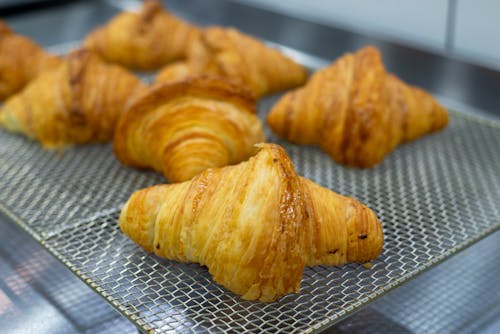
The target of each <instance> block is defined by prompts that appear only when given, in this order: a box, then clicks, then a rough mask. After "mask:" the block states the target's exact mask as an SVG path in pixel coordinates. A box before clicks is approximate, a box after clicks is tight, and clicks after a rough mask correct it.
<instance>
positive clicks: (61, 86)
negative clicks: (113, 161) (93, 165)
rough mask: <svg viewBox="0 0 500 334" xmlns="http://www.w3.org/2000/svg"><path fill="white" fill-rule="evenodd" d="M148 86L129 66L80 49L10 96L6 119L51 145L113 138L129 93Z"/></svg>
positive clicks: (2, 121)
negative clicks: (103, 60)
mask: <svg viewBox="0 0 500 334" xmlns="http://www.w3.org/2000/svg"><path fill="white" fill-rule="evenodd" d="M143 88H144V87H143V85H142V83H141V82H140V80H139V79H138V78H136V77H135V76H134V75H132V74H131V73H129V72H127V71H126V70H125V69H123V68H121V67H118V66H115V65H108V64H105V63H103V62H102V61H101V60H100V59H99V58H98V57H97V56H96V55H94V54H92V53H91V52H89V51H86V50H77V51H74V52H72V53H71V54H69V55H68V56H67V57H66V58H65V60H64V62H63V63H62V64H61V65H60V66H59V67H58V68H57V69H56V70H53V71H50V72H46V73H43V74H41V75H40V76H39V77H37V78H36V79H35V80H33V81H32V82H31V83H30V84H29V85H28V86H27V87H26V88H25V89H24V90H23V91H22V92H20V93H19V94H17V95H15V96H13V97H11V98H10V99H8V100H7V101H6V102H5V104H4V105H3V107H2V109H0V125H1V126H3V127H4V128H6V129H7V130H10V131H12V132H17V133H22V134H24V135H26V136H28V137H30V138H33V139H36V140H38V141H40V142H41V144H42V145H43V146H44V147H47V148H59V147H62V146H65V145H68V144H84V143H89V142H106V141H110V140H111V139H112V138H113V133H114V129H115V127H116V123H117V121H118V116H119V115H120V113H122V112H123V110H124V109H125V105H126V104H127V101H128V99H129V97H131V96H132V95H134V94H136V93H138V92H139V91H140V90H141V89H143Z"/></svg>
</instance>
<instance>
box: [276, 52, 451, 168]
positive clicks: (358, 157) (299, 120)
mask: <svg viewBox="0 0 500 334" xmlns="http://www.w3.org/2000/svg"><path fill="white" fill-rule="evenodd" d="M267 123H268V124H269V126H270V127H271V129H272V130H273V131H274V132H275V133H276V134H278V135H279V136H280V137H283V138H285V139H287V140H289V141H290V142H292V143H296V144H311V145H319V146H320V147H321V148H322V149H323V150H324V151H325V152H326V153H328V154H329V155H330V156H331V157H332V158H333V159H334V160H335V161H337V162H339V163H341V164H345V165H348V166H355V167H372V166H374V165H376V164H378V163H380V162H381V161H382V160H383V159H384V157H385V156H386V155H387V154H389V153H390V152H391V151H393V150H394V149H395V147H396V146H397V145H398V144H401V143H404V142H407V141H410V140H414V139H416V138H418V137H421V136H423V135H425V134H428V133H431V132H434V131H438V130H440V129H442V128H444V127H445V126H446V124H447V123H448V113H447V111H446V109H444V108H443V107H442V106H441V105H440V104H439V103H438V102H437V101H436V100H435V99H434V98H433V97H432V96H431V95H430V94H429V93H427V92H425V91H424V90H422V89H420V88H418V87H414V86H410V85H408V84H406V83H404V82H403V81H401V80H400V79H398V78H397V77H396V76H394V75H393V74H390V73H388V72H387V71H386V70H385V68H384V65H383V63H382V57H381V54H380V52H379V51H378V49H376V48H375V47H371V46H369V47H365V48H363V49H361V50H359V51H357V52H356V53H354V54H351V53H347V54H345V55H344V56H342V57H341V58H339V59H338V60H337V61H335V62H333V63H332V64H331V65H330V66H328V67H326V68H324V69H322V70H319V71H318V72H316V73H315V74H314V75H312V77H311V79H310V80H309V81H308V83H307V84H306V85H305V86H304V87H301V88H298V89H296V90H294V91H291V92H288V93H286V94H285V95H284V96H282V97H281V99H280V100H279V101H278V102H277V103H276V104H275V105H274V106H273V108H272V109H271V111H270V113H269V114H268V116H267Z"/></svg>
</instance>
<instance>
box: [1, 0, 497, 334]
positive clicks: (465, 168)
mask: <svg viewBox="0 0 500 334" xmlns="http://www.w3.org/2000/svg"><path fill="white" fill-rule="evenodd" d="M114 3H118V4H119V5H124V4H125V5H127V4H131V5H134V2H130V1H128V2H119V1H116V2H114ZM169 4H170V6H169V7H170V8H171V9H172V10H174V11H176V12H177V13H178V14H179V15H181V16H184V17H186V18H188V19H191V20H193V21H195V22H199V23H202V24H208V23H212V24H213V23H217V24H226V25H227V24H231V25H235V26H237V27H239V28H240V29H242V30H244V31H247V32H249V33H253V34H255V35H257V36H260V37H262V38H265V39H266V40H270V41H273V42H275V43H278V44H280V45H286V46H287V47H288V49H287V50H288V51H291V53H292V54H293V55H294V56H296V57H298V59H300V60H302V61H304V62H306V63H307V64H308V65H309V66H311V67H313V68H314V67H318V66H320V65H321V64H326V63H328V62H329V61H330V60H332V59H333V58H334V57H336V56H337V55H340V54H341V53H343V52H345V51H349V50H353V49H354V48H356V47H358V46H361V45H362V44H365V43H376V44H377V45H379V46H380V47H381V48H382V50H383V53H384V60H385V62H386V64H387V66H388V68H389V69H391V70H392V71H394V72H395V73H396V74H398V75H400V76H402V77H403V78H405V79H406V80H408V81H410V82H412V83H416V84H420V85H421V86H424V87H426V88H428V89H430V90H431V91H433V92H434V93H438V94H440V96H441V97H442V101H444V102H445V103H446V104H447V105H448V106H461V107H462V108H459V110H460V111H463V110H465V109H467V111H470V112H477V111H479V112H480V113H483V114H487V115H491V117H490V118H491V119H493V118H494V117H496V115H497V114H496V113H497V112H498V108H496V107H495V108H488V107H487V106H489V105H490V106H493V105H495V106H496V105H498V102H499V99H500V97H499V96H496V95H495V94H493V88H494V87H495V86H491V85H493V84H495V83H498V82H500V75H499V74H498V73H497V72H494V71H489V70H486V69H483V68H479V67H474V66H469V65H466V64H463V63H460V62H457V61H450V60H447V59H445V58H443V57H441V56H436V55H430V54H427V53H422V52H418V51H415V50H410V49H406V48H401V47H397V46H395V45H389V44H387V43H383V42H381V41H374V40H370V39H367V38H364V37H361V36H357V35H353V34H348V33H346V32H342V31H340V30H336V29H331V28H328V27H323V26H318V25H315V24H311V23H307V22H301V21H299V20H295V19H288V18H286V17H283V16H280V15H277V14H272V13H267V12H263V11H260V10H255V9H251V8H247V7H244V6H241V5H236V4H232V3H226V2H223V1H217V2H215V1H185V2H184V1H172V2H169ZM116 11H117V9H116V8H114V7H113V6H110V5H106V4H105V3H100V2H89V3H85V4H83V3H79V4H75V5H71V6H68V7H64V8H61V9H60V12H59V13H58V15H54V12H49V13H47V14H44V13H39V14H37V15H39V16H36V17H20V18H16V19H12V20H10V21H9V23H11V24H12V25H13V27H14V28H15V29H16V30H18V31H19V32H22V33H25V34H26V35H32V36H33V32H34V35H37V36H38V38H37V39H38V40H39V42H41V43H43V44H44V45H47V46H48V45H54V44H60V43H61V42H72V41H75V40H78V39H80V38H81V37H83V36H84V35H85V34H86V33H87V31H88V30H90V28H91V27H93V26H95V25H96V24H98V23H102V22H104V21H105V20H106V19H107V18H108V17H109V16H110V15H112V14H113V13H115V12H116ZM78 20H79V21H78ZM255 22H259V24H255ZM42 23H43V24H42ZM70 23H71V24H70ZM56 25H57V26H61V25H64V26H68V29H65V31H61V29H58V30H57V29H55V28H53V27H55V26H56ZM73 25H75V26H77V27H78V28H77V27H73ZM41 27H47V29H48V31H49V33H47V31H45V33H44V29H42V28H41ZM30 32H32V33H30ZM35 37H36V36H35ZM319 41H321V42H319ZM325 41H329V43H325ZM330 41H331V43H330ZM70 45H71V44H69V45H68V44H67V45H63V46H62V47H59V49H61V48H62V49H66V48H67V47H68V46H70ZM462 78H463V79H464V80H465V79H467V82H466V83H463V82H461V81H462ZM470 82H473V83H475V85H472V84H471V83H470ZM481 85H486V86H485V87H486V88H484V87H482V86H481ZM490 87H491V88H490ZM497 87H498V86H497ZM463 90H465V91H466V92H465V93H464V92H463ZM478 101H480V103H475V102H478ZM272 102H273V99H272V98H271V99H267V100H265V101H263V102H262V103H261V108H260V109H261V114H260V115H261V116H263V115H264V114H265V113H266V111H267V109H268V108H269V106H270V105H271V103H272ZM495 103H496V104H495ZM268 135H269V138H270V139H271V140H272V141H276V142H279V143H280V144H283V145H284V146H285V148H286V149H287V151H288V152H289V154H290V155H291V157H292V158H293V160H294V162H295V164H296V166H297V169H298V171H299V172H300V173H301V174H303V175H306V176H309V177H310V178H312V179H313V180H315V181H317V182H319V183H321V184H323V185H325V186H327V187H329V188H331V189H335V190H336V191H338V192H340V193H343V194H348V195H352V196H356V197H357V198H359V199H360V200H362V201H364V202H365V203H367V204H368V205H369V206H370V207H372V208H374V209H375V211H376V212H377V214H378V215H379V217H380V218H381V219H382V221H383V223H384V229H385V232H386V236H387V237H386V247H385V250H384V254H383V256H382V257H381V258H379V259H378V260H376V261H375V262H374V266H373V268H372V269H369V270H368V269H366V268H363V267H361V266H357V265H349V266H346V267H343V268H325V267H315V268H312V269H308V270H306V272H305V274H304V280H303V283H302V292H301V294H298V295H291V296H287V297H284V298H283V299H282V300H280V301H278V302H277V303H272V304H259V303H248V302H243V301H241V300H240V299H239V298H237V297H236V296H234V295H232V294H230V293H228V292H227V291H226V290H224V289H223V288H221V287H219V286H217V285H215V284H214V283H213V282H212V281H211V279H210V277H209V275H208V273H207V272H206V271H205V270H203V269H201V268H199V266H197V265H184V264H177V263H174V262H170V261H164V260H160V259H157V258H155V257H153V256H147V255H146V254H144V253H143V252H142V251H141V250H140V249H139V248H138V247H137V246H136V245H134V244H133V243H132V242H130V241H129V240H127V239H126V238H125V237H124V236H123V235H122V234H121V233H120V232H119V230H118V228H117V226H116V218H117V213H118V211H119V208H120V206H121V204H122V203H123V202H124V201H125V200H126V198H127V197H128V196H129V194H130V193H131V192H132V191H133V190H135V189H137V188H139V187H143V186H145V185H148V184H153V183H158V182H163V181H162V179H161V177H159V176H157V175H155V174H153V173H143V172H137V171H133V170H130V169H127V168H124V167H122V166H121V165H120V164H119V163H118V162H117V161H116V160H115V159H114V158H113V156H112V153H111V149H110V147H109V146H105V145H104V146H99V145H91V146H88V147H80V148H74V149H70V150H67V151H65V152H64V154H62V155H58V154H54V153H48V152H46V151H43V150H41V149H40V148H39V146H38V145H37V144H36V143H33V142H30V141H28V140H25V139H23V138H20V137H18V136H12V135H10V134H7V133H5V132H3V131H1V132H0V143H1V145H0V180H1V181H0V204H1V205H2V206H3V209H4V210H5V211H7V212H8V213H9V214H11V215H12V218H14V219H15V220H17V221H18V223H21V224H22V226H23V227H24V228H25V229H26V230H28V232H30V233H31V234H32V236H34V237H35V238H36V239H37V240H39V242H40V243H41V244H42V245H43V246H44V247H47V248H48V249H50V251H51V252H53V253H54V254H56V255H57V256H58V257H59V259H60V260H61V261H63V262H64V264H66V265H67V266H69V267H70V268H71V269H72V270H73V271H74V273H75V274H77V275H79V276H80V277H81V278H82V279H84V280H85V281H86V282H87V283H88V284H89V285H91V287H92V288H94V289H95V290H97V291H98V292H99V293H100V294H102V295H103V296H104V297H105V298H107V300H108V301H109V302H111V303H112V304H113V305H114V306H116V307H117V308H118V309H120V311H121V312H122V313H124V314H126V315H127V316H128V317H129V318H131V319H132V320H133V321H134V322H136V324H137V325H139V326H140V327H141V328H143V329H144V330H148V329H154V330H157V331H168V330H178V331H188V330H191V331H205V330H213V331H223V330H230V329H231V330H236V331H242V330H244V329H245V330H250V331H252V330H253V331H256V332H262V331H269V332H274V331H276V330H278V329H281V330H283V331H285V332H292V331H294V330H295V331H305V332H310V331H317V330H320V329H322V328H325V327H327V326H329V325H331V324H332V323H333V322H334V321H337V320H339V319H341V318H343V317H346V316H347V315H348V314H349V313H351V312H353V311H354V310H357V309H359V308H360V307H361V306H363V305H365V304H367V303H368V302H369V301H370V300H371V299H372V298H375V297H377V296H380V295H381V294H383V293H385V291H387V290H389V289H391V288H393V287H395V286H397V285H398V284H400V283H402V282H403V281H407V280H408V279H410V278H412V277H414V276H415V275H416V274H417V273H419V272H421V271H423V270H425V269H427V268H428V267H429V266H431V265H433V264H436V263H437V262H439V261H442V260H443V259H444V258H446V257H447V256H450V255H451V254H453V253H455V252H457V251H459V250H460V249H461V248H463V247H465V246H466V245H467V244H469V243H471V242H473V241H475V240H477V239H478V238H481V237H483V236H484V235H486V234H487V233H489V232H492V231H493V230H495V229H497V228H498V227H499V225H500V214H499V211H498V210H499V205H498V199H499V198H500V194H499V191H500V185H499V184H498V182H500V177H499V174H500V171H499V166H500V161H499V159H500V155H499V154H498V148H497V143H498V142H499V140H500V126H499V125H498V123H492V122H490V121H489V120H488V119H478V118H476V117H472V118H471V117H468V116H464V114H463V113H453V114H452V122H451V124H450V127H449V128H448V129H447V130H445V131H444V132H442V133H439V134H436V135H432V136H429V137H426V138H423V139H421V140H419V141H417V142H415V143H410V144H408V145H404V146H402V147H401V148H399V149H397V150H396V152H394V153H393V154H392V155H391V156H390V157H389V158H388V159H387V160H386V161H385V162H384V163H383V164H382V165H380V166H379V167H377V168H375V169H373V170H370V171H359V170H351V169H347V168H344V167H341V166H338V165H336V164H335V163H333V162H332V161H331V160H330V159H329V158H328V157H327V156H326V155H325V154H323V153H322V152H320V151H319V150H317V149H314V148H309V147H298V146H294V145H290V144H287V143H284V142H282V141H280V140H278V139H277V138H275V137H273V136H272V134H271V133H270V132H269V131H268ZM402 194H403V195H402ZM495 236H496V237H495ZM495 238H496V239H495ZM487 240H490V241H488V242H486V241H483V242H481V243H479V244H478V245H477V246H475V249H479V250H475V251H474V252H473V254H475V255H474V256H471V257H469V259H471V260H470V261H467V262H465V261H462V260H460V256H461V255H463V254H466V253H459V255H457V256H456V257H455V258H453V260H452V261H448V262H445V263H443V264H441V265H440V266H438V267H437V268H436V269H434V270H431V271H429V272H427V273H425V274H424V275H422V276H420V277H418V278H417V279H416V280H415V281H412V282H409V283H407V284H406V285H404V286H402V287H400V288H398V289H396V290H395V291H393V292H391V293H389V294H387V295H386V296H385V297H382V298H381V299H379V300H378V301H376V302H375V303H373V304H370V306H368V308H364V309H362V310H361V311H360V312H359V313H356V314H354V316H353V317H352V318H348V319H347V320H345V321H343V322H340V323H338V324H337V325H336V326H335V327H334V328H332V329H330V331H334V332H335V331H345V330H348V331H354V330H355V329H356V328H357V327H356V326H363V325H366V323H370V324H371V327H370V329H374V331H375V328H379V327H376V326H377V323H378V324H383V325H385V327H380V328H383V330H381V331H380V332H387V331H393V332H399V331H400V330H401V331H402V330H406V331H408V332H415V333H427V332H436V333H439V332H443V331H445V332H446V331H447V330H446V329H449V330H450V331H453V330H460V329H461V330H464V331H465V330H467V326H472V325H471V324H472V323H474V322H473V321H465V319H466V315H467V314H471V315H472V314H473V313H474V312H473V311H474V310H478V307H474V309H473V310H472V309H467V308H459V307H456V308H455V309H453V308H452V307H450V306H448V307H444V306H443V308H444V309H445V310H446V311H443V312H437V311H436V312H435V313H436V314H435V315H433V316H431V313H428V312H424V311H422V312H420V313H419V312H418V307H420V309H421V310H428V311H429V312H430V311H432V310H433V309H434V308H432V307H430V306H429V305H432V304H431V303H432V301H436V300H437V301H439V300H440V297H441V296H446V294H445V293H444V292H446V291H450V290H452V291H454V294H455V295H456V296H457V298H456V302H454V303H451V304H453V305H455V306H456V305H458V304H462V303H464V302H467V301H471V300H476V302H477V300H478V298H479V300H480V301H481V302H483V303H484V300H487V299H481V298H484V297H485V295H484V291H485V290H481V288H483V287H484V289H486V290H489V291H499V290H500V286H499V283H498V282H497V281H496V280H495V279H494V278H495V277H496V276H497V275H496V274H495V271H494V270H488V269H489V268H488V265H487V263H488V262H485V261H484V260H483V261H482V259H483V256H484V254H491V255H493V254H494V253H495V250H496V248H494V247H492V245H495V244H498V233H496V234H494V235H493V236H492V237H490V238H488V239H487ZM491 240H493V242H492V241H491ZM481 245H482V246H481ZM478 247H479V248H478ZM481 247H483V248H481ZM9 249H10V247H9ZM470 250H471V249H468V250H467V251H466V252H469V251H470ZM491 255H490V256H491ZM456 259H458V260H456ZM453 261H454V262H453ZM493 261H494V260H493ZM449 263H451V264H449ZM446 265H448V267H446ZM462 266H463V267H462ZM441 268H444V269H441ZM460 268H468V269H469V268H470V269H471V270H473V273H474V274H475V273H478V274H477V275H462V276H463V277H464V279H463V281H462V282H463V284H461V283H460V281H457V280H456V279H457V275H458V274H453V275H451V276H450V275H448V276H447V274H449V273H450V272H451V273H453V272H454V271H453V270H455V272H456V273H460V272H461V271H460V270H462V269H460ZM456 270H458V271H456ZM2 272H3V271H2ZM433 272H434V273H433ZM479 273H483V274H479ZM426 277H427V278H426ZM478 277H481V278H483V280H482V282H481V285H480V286H478V288H479V289H473V288H474V287H475V285H474V284H473V282H474V281H475V280H477V279H478ZM448 279H449V280H451V281H453V279H455V283H454V284H453V288H455V289H454V290H453V289H451V288H452V287H451V286H449V284H450V283H449V282H448ZM2 282H4V280H3V279H2ZM418 282H420V283H419V284H417V283H418ZM412 284H413V286H416V287H414V288H413V290H412V288H411V287H412ZM429 286H430V287H431V288H429ZM458 287H464V288H458ZM465 287H469V290H467V289H466V288H465ZM76 289H79V288H76V287H75V290H76ZM57 291H60V290H57ZM478 291H479V292H478ZM481 291H483V292H481ZM420 296H422V297H420ZM468 298H469V299H468ZM408 300H410V301H411V302H408ZM419 300H421V302H420V303H419ZM452 300H453V298H449V297H447V298H445V299H444V300H441V304H440V305H447V304H446V303H447V302H449V301H452ZM490 300H491V301H492V303H493V304H488V305H491V307H490V310H492V312H490V313H491V314H490V316H491V317H492V318H493V319H495V316H496V315H498V313H495V307H494V306H495V303H497V304H496V305H498V296H497V297H491V296H490ZM49 304H50V303H49ZM75 304H78V302H77V301H75ZM398 305H400V306H401V307H399V308H398V307H397V306H398ZM448 305H450V303H448ZM412 307H414V308H413V309H412ZM415 307H417V308H415ZM426 307H427V308H426ZM63 309H65V308H63ZM450 309H451V310H453V312H452V313H453V315H457V314H461V315H463V316H460V317H456V320H455V321H454V322H451V321H450V319H453V317H448V316H447V315H449V313H447V312H449V310H450ZM412 310H413V311H412ZM405 311H407V312H408V313H405ZM48 312H51V311H50V310H49V311H48ZM467 312H469V313H467ZM479 312H481V311H479ZM0 314H1V312H0ZM54 314H55V313H54ZM443 314H444V315H443ZM476 317H477V315H476ZM481 318H482V319H490V318H488V316H487V315H485V314H484V312H481ZM1 319H2V320H3V319H4V318H3V317H2V318H1ZM419 319H420V321H421V322H419ZM432 321H434V324H432ZM422 322H424V323H422ZM492 322H493V323H494V321H491V319H490V321H489V322H487V321H486V320H485V321H484V323H486V324H489V323H492ZM429 323H431V324H429ZM484 323H483V326H482V327H480V326H479V327H477V328H483V329H485V328H487V326H486V325H484ZM453 324H454V325H455V327H454V326H453ZM0 325H1V324H0ZM61 326H62V328H66V327H64V326H69V327H67V328H70V327H71V326H73V324H72V323H71V322H69V323H68V324H66V322H64V321H62V322H61ZM117 328H119V327H117ZM68 330H69V329H68Z"/></svg>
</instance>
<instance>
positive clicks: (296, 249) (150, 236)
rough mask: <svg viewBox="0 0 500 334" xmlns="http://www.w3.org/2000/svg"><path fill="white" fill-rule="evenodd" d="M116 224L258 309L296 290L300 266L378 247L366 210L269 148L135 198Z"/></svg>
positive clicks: (373, 253) (369, 253) (365, 256)
mask: <svg viewBox="0 0 500 334" xmlns="http://www.w3.org/2000/svg"><path fill="white" fill-rule="evenodd" d="M119 223H120V228H121V230H122V231H123V232H124V233H125V234H126V235H127V236H128V237H129V238H131V239H132V240H133V241H135V242H136V243H138V244H139V245H140V246H141V247H143V248H144V249H145V250H146V251H148V252H154V254H156V255H158V256H160V257H164V258H167V259H170V260H176V261H180V262H196V263H199V264H200V265H205V266H207V267H208V269H209V272H210V274H211V275H212V277H213V279H214V280H215V281H216V282H217V283H219V284H221V285H223V286H224V287H226V288H227V289H229V290H231V291H232V292H234V293H236V294H238V295H240V296H242V298H244V299H248V300H260V301H263V302H269V301H273V300H275V299H277V298H279V297H280V296H283V295H284V294H287V293H291V292H298V291H299V288H300V281H301V278H302V272H303V270H304V267H305V266H315V265H320V264H322V265H332V266H336V265H342V264H345V263H348V262H366V261H370V260H372V259H374V258H376V257H377V256H378V255H379V254H380V253H381V251H382V245H383V234H382V227H381V224H380V221H379V220H378V219H377V217H376V215H375V213H374V212H373V211H371V210H370V209H369V208H367V207H366V206H364V205H363V204H361V203H360V202H358V201H356V200H355V199H353V198H349V197H344V196H341V195H338V194H336V193H334V192H332V191H330V190H329V189H326V188H323V187H321V186H319V185H317V184H315V183H314V182H312V181H310V180H308V179H305V178H302V177H300V176H298V175H297V174H296V173H295V170H294V167H293V163H292V161H291V160H290V158H289V157H288V156H287V155H286V152H285V151H284V150H283V148H281V147H280V146H278V145H275V144H260V145H259V151H258V153H257V154H256V155H255V156H253V157H252V158H250V159H249V160H248V161H246V162H242V163H240V164H238V165H235V166H227V167H224V168H218V169H208V170H206V171H204V172H203V173H201V174H199V175H197V176H195V177H194V178H193V179H192V180H190V181H186V182H183V183H176V184H169V185H158V186H153V187H150V188H146V189H143V190H139V191H137V192H135V193H134V194H133V195H132V196H131V197H130V199H129V200H128V202H127V203H126V204H125V206H124V207H123V209H122V211H121V214H120V218H119Z"/></svg>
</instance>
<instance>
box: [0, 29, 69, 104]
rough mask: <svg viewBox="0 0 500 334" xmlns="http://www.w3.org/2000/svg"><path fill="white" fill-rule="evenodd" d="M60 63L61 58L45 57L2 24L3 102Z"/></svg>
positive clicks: (0, 84) (0, 79)
mask: <svg viewBox="0 0 500 334" xmlns="http://www.w3.org/2000/svg"><path fill="white" fill-rule="evenodd" d="M60 63H61V60H60V59H59V58H58V57H56V56H53V55H50V54H48V53H46V52H45V51H44V50H43V49H42V48H41V47H40V46H38V45H37V44H36V43H35V42H33V41H32V40H30V39H29V38H27V37H24V36H21V35H19V34H16V33H14V32H13V31H12V30H11V29H10V28H9V26H8V25H7V24H6V23H5V22H3V21H1V20H0V101H1V100H4V99H6V98H8V97H9V96H11V95H13V94H15V93H17V92H19V91H20V90H21V89H23V88H24V87H25V86H26V85H27V84H28V83H29V82H30V81H31V80H33V79H34V78H36V77H37V76H38V75H39V74H40V73H42V72H45V71H50V70H53V69H55V68H56V67H57V66H59V64H60Z"/></svg>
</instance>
